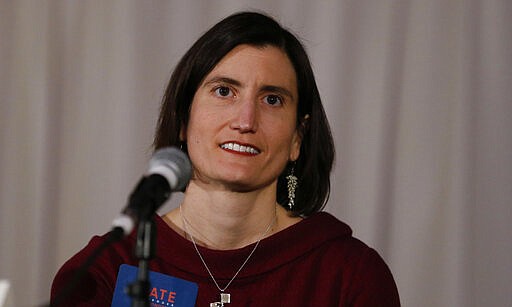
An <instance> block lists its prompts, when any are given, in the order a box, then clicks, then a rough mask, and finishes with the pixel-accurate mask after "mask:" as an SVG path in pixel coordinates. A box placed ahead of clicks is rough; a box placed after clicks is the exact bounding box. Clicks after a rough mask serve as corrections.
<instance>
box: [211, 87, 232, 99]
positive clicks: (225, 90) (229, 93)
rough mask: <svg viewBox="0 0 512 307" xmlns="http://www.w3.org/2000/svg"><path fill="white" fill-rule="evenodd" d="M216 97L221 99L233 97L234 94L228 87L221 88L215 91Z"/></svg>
mask: <svg viewBox="0 0 512 307" xmlns="http://www.w3.org/2000/svg"><path fill="white" fill-rule="evenodd" d="M214 92H215V95H217V96H220V97H231V96H233V93H232V91H231V89H230V88H229V87H227V86H219V87H217V88H215V89H214Z"/></svg>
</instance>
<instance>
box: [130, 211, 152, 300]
mask: <svg viewBox="0 0 512 307" xmlns="http://www.w3.org/2000/svg"><path fill="white" fill-rule="evenodd" d="M154 255H155V221H154V219H153V218H152V217H149V218H146V219H144V220H141V221H139V225H138V229H137V243H136V247H135V256H136V257H137V258H138V259H139V269H138V271H137V280H136V281H135V282H133V283H132V284H130V285H129V286H128V289H127V291H128V295H129V296H131V297H132V307H149V293H150V287H151V285H150V282H149V260H151V259H152V258H153V257H154Z"/></svg>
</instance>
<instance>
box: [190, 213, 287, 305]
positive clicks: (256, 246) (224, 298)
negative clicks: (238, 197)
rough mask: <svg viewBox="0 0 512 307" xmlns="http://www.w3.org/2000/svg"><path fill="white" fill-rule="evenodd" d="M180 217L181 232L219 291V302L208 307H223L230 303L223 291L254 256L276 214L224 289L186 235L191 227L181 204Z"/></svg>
mask: <svg viewBox="0 0 512 307" xmlns="http://www.w3.org/2000/svg"><path fill="white" fill-rule="evenodd" d="M180 216H181V221H182V223H183V230H184V231H185V234H186V235H187V236H188V237H190V239H191V240H192V244H193V245H194V249H195V250H196V252H197V255H198V256H199V259H201V262H202V263H203V265H204V267H205V268H206V271H208V274H209V275H210V277H211V278H212V280H213V283H214V284H215V286H216V287H217V289H219V291H220V301H219V302H214V303H210V307H224V304H226V303H231V294H229V293H225V292H224V291H226V289H227V288H228V287H229V286H230V285H231V283H232V282H233V280H235V278H236V277H237V276H238V273H240V271H242V269H243V268H244V266H245V265H246V264H247V262H248V261H249V259H250V258H251V256H252V254H254V252H255V251H256V249H257V248H258V245H260V242H261V240H262V239H263V238H264V237H265V236H266V235H267V234H268V232H269V231H270V229H271V228H272V226H273V225H274V224H275V222H276V220H277V213H276V214H275V215H274V218H273V219H272V221H271V222H270V223H269V224H268V226H267V229H266V230H265V232H264V233H263V234H262V235H261V237H260V238H259V239H258V241H257V242H256V244H255V245H254V247H253V249H252V251H251V252H250V253H249V256H247V258H245V261H244V262H243V263H242V265H241V266H240V268H239V269H238V271H236V273H235V275H233V277H232V278H231V280H230V281H229V282H228V283H227V285H226V286H225V287H224V288H221V287H220V286H219V283H218V282H217V280H216V279H215V277H214V276H213V274H212V271H211V270H210V268H209V267H208V265H207V264H206V261H205V260H204V258H203V255H201V252H199V248H197V244H196V240H195V239H194V236H192V235H191V234H189V233H188V230H187V225H189V226H190V227H192V226H191V225H190V223H189V222H188V221H187V219H186V218H185V216H184V215H183V211H182V209H181V204H180Z"/></svg>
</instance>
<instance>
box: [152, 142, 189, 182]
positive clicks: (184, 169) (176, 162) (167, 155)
mask: <svg viewBox="0 0 512 307" xmlns="http://www.w3.org/2000/svg"><path fill="white" fill-rule="evenodd" d="M152 174H158V175H162V176H164V177H165V178H166V179H167V181H168V182H169V185H170V186H171V189H172V190H174V191H184V190H185V188H186V187H187V185H188V182H189V181H190V178H191V177H192V165H191V164H190V160H189V158H188V156H187V154H185V153H184V152H183V151H181V150H179V149H178V148H176V147H164V148H160V149H158V150H157V151H155V153H154V154H153V156H152V157H151V159H150V160H149V170H148V175H152Z"/></svg>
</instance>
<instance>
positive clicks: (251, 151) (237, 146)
mask: <svg viewBox="0 0 512 307" xmlns="http://www.w3.org/2000/svg"><path fill="white" fill-rule="evenodd" d="M220 148H222V149H224V150H228V151H234V152H237V153H241V154H246V155H257V154H259V153H260V150H259V149H258V148H256V147H254V146H251V145H248V144H241V143H237V142H226V143H223V144H221V145H220Z"/></svg>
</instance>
